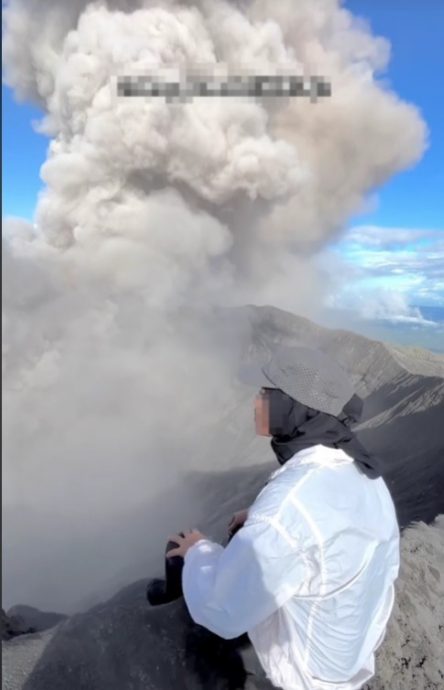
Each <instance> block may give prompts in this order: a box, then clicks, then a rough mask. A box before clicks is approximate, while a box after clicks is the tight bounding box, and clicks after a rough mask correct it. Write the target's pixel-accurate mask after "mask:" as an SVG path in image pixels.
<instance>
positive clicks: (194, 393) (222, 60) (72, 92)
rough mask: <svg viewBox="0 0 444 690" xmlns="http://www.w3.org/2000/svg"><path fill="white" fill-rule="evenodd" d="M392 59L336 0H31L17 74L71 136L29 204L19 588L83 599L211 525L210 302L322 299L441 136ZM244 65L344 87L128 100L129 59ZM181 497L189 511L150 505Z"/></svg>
mask: <svg viewBox="0 0 444 690" xmlns="http://www.w3.org/2000/svg"><path fill="white" fill-rule="evenodd" d="M388 59H389V46H388V44H387V42H386V41H385V40H384V39H380V38H375V37H373V36H372V35H371V34H370V32H369V30H368V29H367V28H366V27H365V26H364V25H363V24H362V23H359V22H356V21H355V20H354V19H353V18H352V17H351V15H350V14H349V13H348V12H347V11H345V10H343V9H341V8H340V7H339V6H338V3H337V2H336V1H335V0H318V1H317V2H316V3H314V2H313V1H312V0H300V1H299V2H298V3H294V2H292V0H279V2H275V1H274V0H257V1H256V2H254V1H253V2H242V3H240V2H239V3H231V2H224V1H221V0H202V1H201V2H196V3H194V4H191V3H187V4H183V3H178V2H177V3H176V2H173V1H172V0H170V1H167V0H165V1H164V2H155V1H153V2H148V1H146V2H142V1H140V2H131V1H130V0H126V1H125V0H120V1H119V0H113V1H111V0H108V2H105V1H102V2H94V3H88V2H85V1H84V0H82V1H76V2H73V0H69V1H68V0H66V1H65V2H61V1H60V0H22V1H20V0H12V1H11V2H10V3H9V5H8V7H7V9H6V10H5V38H4V66H5V73H6V79H7V81H8V83H9V84H10V85H11V86H12V87H13V88H14V89H15V91H16V93H17V95H18V96H19V97H21V98H24V99H31V100H33V101H35V102H37V103H39V104H40V106H41V107H42V108H43V109H44V111H45V113H46V115H45V117H44V119H43V121H42V123H41V124H40V128H41V130H42V131H43V132H44V133H46V134H48V135H49V136H50V137H51V143H50V146H49V151H48V158H47V161H46V162H45V164H44V165H43V167H42V171H41V176H42V178H43V181H44V182H45V185H46V187H45V191H44V192H43V193H42V195H41V197H40V199H39V202H38V205H37V209H36V218H35V221H36V222H35V226H30V225H29V224H27V223H25V222H24V221H20V220H17V219H15V220H10V221H9V222H8V223H7V224H6V233H5V235H6V236H5V240H4V242H5V248H4V276H5V278H4V280H5V301H4V318H5V328H4V332H5V342H4V362H3V366H4V394H5V411H6V412H5V420H4V424H5V443H4V458H5V465H4V474H5V493H4V510H5V524H6V528H5V563H6V565H5V586H6V590H5V592H6V596H7V598H9V600H10V603H16V602H17V601H18V600H20V601H21V602H23V603H31V604H35V605H38V606H42V607H50V608H58V609H60V610H66V609H67V608H69V607H71V608H72V607H75V605H76V603H77V602H78V601H79V600H80V599H81V598H82V597H85V596H87V595H88V594H89V593H90V592H91V591H92V589H94V587H96V588H97V587H99V586H100V582H101V581H103V570H104V568H105V569H106V572H107V574H108V575H109V577H112V576H113V575H115V574H117V573H118V572H120V571H121V570H123V569H124V568H125V567H126V566H127V565H128V563H129V562H130V561H131V560H133V561H134V559H135V555H134V554H136V553H137V554H140V551H141V549H142V548H146V549H147V550H149V549H150V548H151V549H152V553H153V554H154V553H155V554H156V557H157V554H158V553H160V550H161V546H162V541H163V539H164V538H165V536H166V534H167V531H166V530H167V529H169V530H171V529H179V528H180V526H181V524H182V522H183V520H188V519H189V520H193V519H194V516H195V512H193V511H195V508H194V507H193V506H191V505H189V504H188V503H187V500H188V499H189V497H187V494H186V482H185V481H182V480H181V478H183V477H185V476H186V472H187V471H188V470H189V469H191V468H195V467H196V465H198V461H197V458H198V457H199V455H198V450H199V449H200V433H201V432H202V430H203V429H205V428H206V426H207V425H208V424H209V423H210V422H211V421H213V420H214V419H217V418H218V417H220V416H221V411H222V410H226V409H227V406H229V405H230V401H231V400H232V398H231V397H230V396H231V392H230V384H231V379H230V371H231V365H232V362H231V360H230V357H229V356H228V355H227V349H225V350H224V349H223V348H221V347H218V346H217V344H216V342H215V338H214V337H213V339H212V337H211V335H210V334H208V333H207V332H206V331H205V329H204V328H203V327H201V321H200V320H199V318H197V317H196V314H203V313H205V311H206V310H208V309H211V308H212V307H214V306H217V305H236V304H241V303H244V302H254V303H272V304H274V305H276V306H282V307H284V308H290V309H292V310H294V311H299V312H300V313H303V314H305V315H315V314H316V311H317V310H319V309H320V308H321V305H322V300H323V297H324V296H325V292H326V291H328V290H329V289H330V288H331V286H332V283H331V280H332V279H331V278H329V273H328V271H327V272H326V271H325V269H323V268H322V267H321V266H320V265H319V264H318V263H317V261H316V258H315V257H316V252H317V251H318V250H319V249H321V248H323V247H325V246H326V245H327V244H328V243H329V242H330V241H331V240H332V239H334V238H335V237H336V236H337V234H338V232H339V231H340V229H341V227H342V225H343V223H344V221H345V220H346V219H347V217H348V216H349V215H350V214H351V213H352V212H354V211H356V210H357V209H358V208H359V206H360V204H361V203H362V201H363V198H364V197H365V195H366V193H367V192H368V191H369V190H371V189H373V188H374V187H375V186H377V185H380V184H381V183H383V182H384V181H385V180H386V179H388V178H389V177H390V176H391V175H392V174H394V173H395V172H397V171H399V170H402V169H404V168H405V167H407V166H409V165H411V164H413V163H414V162H415V161H416V160H417V159H418V158H419V157H420V155H421V153H422V150H423V147H424V140H425V127H424V124H423V122H422V120H421V119H420V117H419V115H418V113H417V112H416V110H415V109H414V108H413V107H412V106H409V105H406V104H404V103H402V102H400V101H399V100H398V99H397V97H396V96H395V95H394V94H392V93H390V92H389V91H388V90H387V89H385V88H383V87H382V86H381V85H379V84H378V83H377V81H376V77H375V75H377V73H378V71H381V70H383V69H384V67H385V65H386V64H387V61H388ZM221 67H222V68H223V70H225V71H226V72H227V74H231V75H235V74H239V73H241V71H242V70H248V69H249V70H251V71H253V72H254V73H255V74H270V75H272V74H279V73H280V71H281V70H286V71H287V73H288V71H290V72H291V73H294V74H296V75H305V76H306V77H309V76H310V75H314V76H317V75H319V76H322V77H323V78H324V79H326V80H328V81H329V82H331V86H332V96H331V97H328V98H327V97H324V98H319V99H318V100H317V102H313V101H312V100H311V99H309V98H304V97H300V98H290V99H289V98H286V99H285V98H280V99H279V98H274V99H266V98H263V99H256V100H254V99H252V98H250V99H247V98H242V97H239V98H195V99H194V100H192V101H191V102H179V103H177V102H175V103H168V102H165V100H164V99H161V98H155V99H151V100H149V99H147V98H133V97H129V98H125V97H118V95H117V80H118V78H120V77H123V76H136V75H144V74H145V75H151V74H153V73H155V72H156V70H159V71H160V70H161V69H164V70H165V69H168V70H170V71H171V72H172V74H175V73H177V74H178V73H179V72H181V73H186V72H187V71H192V70H201V72H202V73H203V74H208V75H209V76H211V74H212V73H213V72H214V73H215V72H216V71H217V70H219V69H220V68H221ZM17 183H18V184H19V181H17ZM217 452H219V453H220V454H221V455H222V454H223V444H222V445H220V446H219V445H218V448H217ZM217 452H216V451H215V450H213V455H212V457H206V458H202V459H201V460H200V461H199V462H201V463H202V468H206V469H208V471H211V470H212V468H215V467H217V465H218V462H219V460H220V458H219V457H218V456H217ZM239 461H241V459H239ZM173 487H175V488H173ZM165 491H166V492H169V493H168V494H167V495H168V496H169V497H170V499H169V503H170V508H169V511H167V515H168V516H169V518H168V519H170V523H168V525H165V524H161V523H160V521H159V520H158V519H156V518H155V516H153V514H152V513H150V506H152V505H153V501H154V500H155V499H156V498H158V497H159V496H161V495H163V493H162V492H165ZM136 507H139V508H140V509H143V510H145V511H146V521H145V527H144V530H142V528H140V532H139V533H137V532H135V531H134V530H132V531H130V529H129V527H128V525H129V518H128V516H129V515H130V514H131V513H132V511H134V510H135V509H136ZM112 520H114V523H112ZM116 521H117V522H118V525H119V531H118V533H117V532H116V531H115V523H116ZM111 523H112V524H113V526H112V527H111ZM186 526H187V525H183V524H182V527H186ZM97 530H102V531H101V532H100V534H102V537H103V535H106V538H101V539H100V540H99V539H98V537H97V535H96V532H97ZM88 539H89V540H90V541H88ZM99 542H100V545H99ZM87 544H89V546H87ZM138 574H139V575H141V574H142V573H138Z"/></svg>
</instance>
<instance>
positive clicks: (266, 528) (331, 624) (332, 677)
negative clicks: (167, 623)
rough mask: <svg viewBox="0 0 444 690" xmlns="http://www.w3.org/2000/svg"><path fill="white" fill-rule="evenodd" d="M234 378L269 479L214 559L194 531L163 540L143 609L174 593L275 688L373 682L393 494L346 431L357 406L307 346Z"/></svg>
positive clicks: (390, 551) (395, 540) (388, 599)
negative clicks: (259, 438)
mask: <svg viewBox="0 0 444 690" xmlns="http://www.w3.org/2000/svg"><path fill="white" fill-rule="evenodd" d="M245 372H247V373H245ZM243 380H244V381H245V382H248V383H252V384H254V385H257V386H258V387H260V391H259V393H258V395H257V397H256V401H255V419H256V431H257V433H258V434H260V435H264V436H269V437H271V447H272V449H273V451H274V453H275V454H276V457H277V460H278V462H279V464H280V468H279V469H277V470H276V471H275V472H273V474H272V475H271V477H270V479H269V481H268V483H267V484H266V485H265V486H264V488H263V489H262V490H261V492H260V493H259V495H258V496H257V497H256V499H255V501H254V502H253V504H252V505H251V506H250V507H249V508H248V509H246V510H244V511H240V512H239V513H237V514H235V516H234V517H233V519H232V521H231V523H230V540H229V542H228V544H227V545H226V546H225V547H223V546H222V545H220V544H216V543H214V542H213V541H211V540H210V539H208V538H207V537H206V536H205V535H204V534H202V533H201V532H199V531H198V530H196V529H193V530H188V531H186V532H181V533H179V534H176V535H172V536H171V537H170V538H169V543H168V545H167V549H166V569H167V572H166V575H167V577H166V583H160V582H159V581H155V582H154V583H151V585H149V587H148V591H147V596H148V599H149V600H150V601H151V603H152V604H159V603H165V602H167V601H171V600H173V599H174V598H177V597H178V596H182V594H183V596H184V599H185V603H186V605H187V607H188V611H189V613H190V615H191V618H192V619H193V620H194V621H195V623H197V624H199V625H201V626H203V627H205V628H206V629H207V630H209V631H211V632H213V633H214V634H216V635H218V636H220V637H221V638H223V639H225V640H230V639H233V638H236V637H238V636H242V635H245V633H246V634H247V635H248V638H249V640H250V641H251V644H252V645H253V647H254V651H255V653H256V655H257V658H258V659H259V661H260V664H261V666H262V668H263V669H264V671H265V673H266V676H267V678H268V679H269V680H270V681H271V682H272V683H273V685H274V686H275V687H280V688H282V689H283V690H357V689H358V688H361V687H362V686H363V684H364V683H366V682H367V681H368V680H369V679H370V678H371V677H372V676H373V675H374V672H375V661H374V654H375V651H376V649H377V648H378V647H379V645H380V644H381V642H382V640H383V638H384V635H385V631H386V626H387V622H388V619H389V617H390V614H391V611H392V608H393V604H394V596H395V594H394V582H395V580H396V578H397V576H398V572H399V527H398V522H397V518H396V512H395V507H394V505H393V501H392V498H391V495H390V493H389V490H388V488H387V486H386V484H385V482H384V480H383V478H382V476H381V468H380V463H379V461H378V459H377V458H376V457H373V456H372V455H371V454H370V453H369V452H368V451H367V450H366V449H365V448H364V447H363V446H362V445H361V443H360V442H359V441H358V439H357V438H356V436H355V435H354V433H353V431H352V430H351V424H352V422H357V421H358V420H359V419H360V417H361V414H362V408H363V403H362V400H361V399H360V398H359V397H358V396H357V395H356V394H355V392H354V389H353V386H352V384H351V382H350V381H349V380H348V378H347V375H346V373H345V372H344V371H343V370H342V368H341V367H340V366H339V365H338V364H337V363H336V362H335V361H334V360H332V359H331V358H330V357H329V356H328V355H326V354H325V353H323V352H321V351H319V350H312V349H309V348H305V347H295V348H285V347H281V348H278V349H277V350H276V352H275V353H274V354H273V356H272V357H271V358H270V359H269V361H267V362H265V363H263V364H262V365H261V366H260V365H257V366H256V367H253V368H251V367H250V369H249V370H248V369H245V370H244V378H243Z"/></svg>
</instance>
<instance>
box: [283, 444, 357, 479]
mask: <svg viewBox="0 0 444 690" xmlns="http://www.w3.org/2000/svg"><path fill="white" fill-rule="evenodd" d="M352 462H354V460H353V458H352V457H351V456H350V455H348V454H347V453H345V451H343V450H341V449H340V448H330V447H329V446H323V445H322V444H321V443H318V444H317V445H315V446H311V447H310V448H304V449H303V450H299V451H298V452H297V453H295V454H294V455H293V457H292V458H290V460H287V462H286V463H285V464H284V465H282V467H280V468H279V469H278V470H276V471H275V472H273V474H272V478H273V477H275V476H276V475H278V474H280V473H281V472H283V471H285V470H286V469H291V468H292V467H297V466H299V465H310V464H315V465H320V466H323V467H333V466H337V465H348V464H350V463H352Z"/></svg>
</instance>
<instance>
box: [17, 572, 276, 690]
mask: <svg viewBox="0 0 444 690" xmlns="http://www.w3.org/2000/svg"><path fill="white" fill-rule="evenodd" d="M145 588H146V581H140V582H137V583H135V584H134V585H131V586H129V587H127V588H126V589H125V590H123V591H122V592H120V593H119V594H118V595H116V596H115V597H114V598H113V599H112V600H111V601H109V602H107V603H104V604H101V605H99V606H96V607H94V608H93V609H91V610H90V611H88V612H87V613H84V614H79V615H76V616H73V617H72V618H70V619H69V620H68V621H66V622H64V623H62V624H60V625H59V626H58V628H57V629H56V631H55V634H54V636H53V637H52V638H51V639H50V641H49V643H48V645H47V647H46V649H45V651H44V653H43V655H42V657H41V659H40V661H39V662H38V663H37V665H36V666H35V668H34V670H33V672H32V673H31V675H30V676H29V678H28V679H27V681H26V683H25V684H24V685H23V690H48V688H54V689H55V688H63V690H93V689H94V690H102V689H103V690H163V689H165V690H170V688H171V689H172V688H174V689H175V690H176V689H177V690H181V689H182V688H183V689H184V690H198V689H200V688H208V689H209V688H211V690H225V689H226V690H237V689H238V688H248V689H249V690H254V689H257V690H259V689H261V690H262V689H263V690H265V689H266V688H272V687H273V686H272V685H271V684H270V683H268V681H267V680H266V679H265V677H264V674H263V672H262V669H261V668H260V666H259V664H258V662H257V660H256V657H255V655H254V654H253V653H252V650H251V648H250V645H249V644H247V645H245V643H244V639H243V638H239V639H238V640H230V641H225V640H221V639H220V638H218V637H217V636H216V635H213V634H211V633H209V632H208V631H206V630H205V629H204V628H201V627H200V626H198V625H196V624H195V623H193V621H192V620H191V618H190V616H189V614H188V612H187V609H186V606H185V603H184V600H183V599H180V600H178V601H176V602H173V603H171V604H167V605H165V606H159V607H155V608H151V607H150V606H149V605H148V603H147V601H146V599H145Z"/></svg>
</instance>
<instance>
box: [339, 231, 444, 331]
mask: <svg viewBox="0 0 444 690" xmlns="http://www.w3.org/2000/svg"><path fill="white" fill-rule="evenodd" d="M333 252H334V254H335V256H336V260H337V261H340V266H341V273H342V275H343V281H342V284H341V285H340V286H339V289H338V291H337V293H336V294H335V295H334V296H332V297H331V298H330V304H333V303H334V304H335V305H336V306H342V307H345V308H355V309H357V310H358V311H359V313H360V314H361V315H362V316H363V317H364V318H389V319H398V320H404V321H406V320H407V321H415V320H416V319H419V320H420V322H421V323H424V322H425V320H424V319H422V317H421V315H420V314H419V315H418V314H416V313H414V312H413V311H411V309H410V307H409V305H412V304H428V305H431V306H432V305H436V306H439V305H444V230H425V229H415V228H413V229H411V228H384V227H377V226H358V227H355V228H351V229H350V230H349V231H348V232H347V233H346V234H345V235H344V237H343V238H342V239H341V241H340V242H339V243H338V244H337V245H336V246H335V247H334V249H333Z"/></svg>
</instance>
